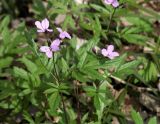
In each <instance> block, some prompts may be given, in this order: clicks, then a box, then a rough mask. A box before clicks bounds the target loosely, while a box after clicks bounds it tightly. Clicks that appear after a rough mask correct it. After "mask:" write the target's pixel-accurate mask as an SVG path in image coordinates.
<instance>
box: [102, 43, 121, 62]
mask: <svg viewBox="0 0 160 124" xmlns="http://www.w3.org/2000/svg"><path fill="white" fill-rule="evenodd" d="M113 50H114V46H113V45H109V46H108V47H107V49H106V48H103V49H102V50H101V54H102V55H103V56H104V57H108V58H110V59H114V58H115V57H117V56H119V53H118V52H114V51H113Z"/></svg>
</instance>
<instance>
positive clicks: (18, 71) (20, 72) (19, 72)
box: [13, 67, 29, 80]
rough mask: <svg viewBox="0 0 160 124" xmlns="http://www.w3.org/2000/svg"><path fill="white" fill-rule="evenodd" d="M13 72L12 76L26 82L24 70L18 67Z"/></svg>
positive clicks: (26, 77)
mask: <svg viewBox="0 0 160 124" xmlns="http://www.w3.org/2000/svg"><path fill="white" fill-rule="evenodd" d="M13 71H14V74H15V75H16V76H17V77H20V78H22V79H25V80H28V78H29V77H28V72H26V71H25V70H24V69H22V68H18V67H14V68H13Z"/></svg>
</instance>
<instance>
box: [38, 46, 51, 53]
mask: <svg viewBox="0 0 160 124" xmlns="http://www.w3.org/2000/svg"><path fill="white" fill-rule="evenodd" d="M40 51H41V52H48V51H50V48H49V47H48V46H41V47H40Z"/></svg>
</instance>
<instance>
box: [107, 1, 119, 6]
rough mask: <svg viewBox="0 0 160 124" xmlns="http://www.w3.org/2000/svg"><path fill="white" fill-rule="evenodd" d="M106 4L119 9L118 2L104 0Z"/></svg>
mask: <svg viewBox="0 0 160 124" xmlns="http://www.w3.org/2000/svg"><path fill="white" fill-rule="evenodd" d="M104 2H105V3H106V4H108V5H112V6H113V7H118V6H119V3H118V1H117V0H104Z"/></svg>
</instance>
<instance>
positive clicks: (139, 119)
mask: <svg viewBox="0 0 160 124" xmlns="http://www.w3.org/2000/svg"><path fill="white" fill-rule="evenodd" d="M131 116H132V119H133V121H134V122H135V124H143V120H142V117H141V115H140V114H139V112H136V111H135V110H134V109H132V111H131Z"/></svg>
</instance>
